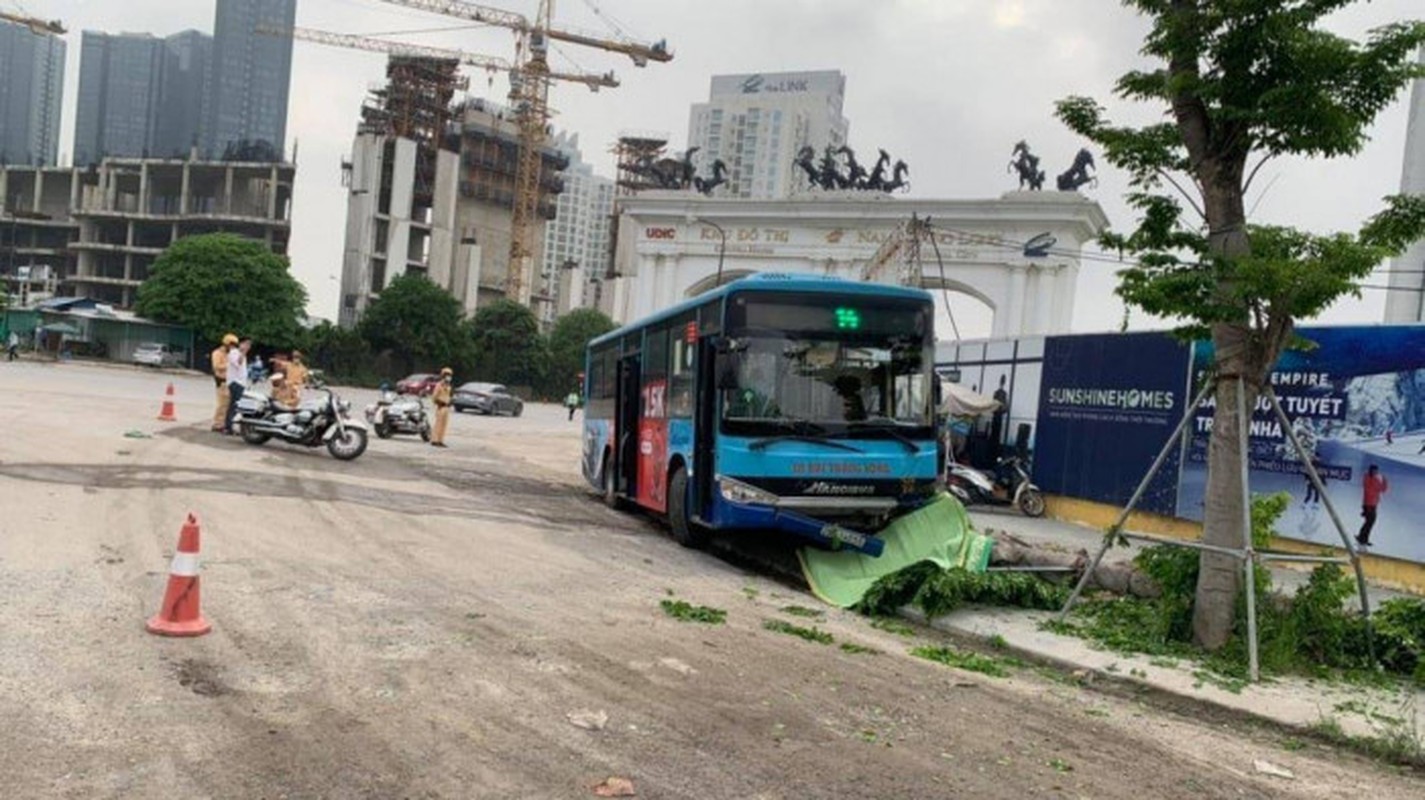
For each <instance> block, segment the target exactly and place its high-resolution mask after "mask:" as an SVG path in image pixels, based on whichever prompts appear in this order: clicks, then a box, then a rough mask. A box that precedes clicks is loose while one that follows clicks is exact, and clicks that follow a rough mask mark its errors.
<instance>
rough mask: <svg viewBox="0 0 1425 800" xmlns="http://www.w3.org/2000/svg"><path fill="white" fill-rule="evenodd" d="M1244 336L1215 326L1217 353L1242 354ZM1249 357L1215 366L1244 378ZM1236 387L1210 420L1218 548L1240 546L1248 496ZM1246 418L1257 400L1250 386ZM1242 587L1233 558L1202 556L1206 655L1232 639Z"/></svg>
mask: <svg viewBox="0 0 1425 800" xmlns="http://www.w3.org/2000/svg"><path fill="white" fill-rule="evenodd" d="M1246 333H1247V332H1246V331H1245V330H1244V329H1242V328H1239V327H1238V326H1226V325H1221V326H1217V329H1216V330H1214V331H1213V337H1212V342H1213V345H1214V348H1215V349H1216V351H1217V352H1218V353H1219V354H1221V353H1224V352H1228V353H1230V352H1232V351H1233V350H1237V351H1239V352H1241V351H1242V345H1241V340H1242V338H1244V337H1245V336H1246ZM1245 360H1246V358H1245V352H1244V353H1243V355H1242V356H1241V357H1235V358H1224V357H1222V356H1221V355H1219V356H1218V358H1217V366H1218V369H1219V371H1220V372H1221V373H1223V374H1225V375H1233V374H1237V375H1241V374H1243V372H1242V370H1243V369H1244V368H1245V366H1246V365H1245V364H1244V363H1243V362H1244V361H1245ZM1238 386H1239V384H1238V382H1237V381H1236V380H1235V379H1232V378H1228V379H1226V380H1223V381H1222V382H1221V383H1219V384H1218V385H1217V391H1216V392H1215V393H1214V396H1215V397H1216V400H1217V409H1216V412H1215V413H1214V414H1213V417H1212V435H1211V437H1210V438H1209V439H1208V445H1207V487H1206V489H1205V491H1204V493H1203V516H1202V523H1203V525H1202V541H1203V542H1205V543H1207V544H1212V545H1217V546H1219V547H1234V548H1240V547H1241V546H1242V541H1243V540H1242V504H1243V502H1245V497H1246V491H1245V487H1244V486H1243V485H1242V454H1241V449H1240V448H1241V444H1240V442H1239V439H1238V437H1239V436H1241V433H1240V431H1241V427H1240V425H1241V423H1240V422H1239V421H1238V414H1237V392H1238ZM1247 395H1248V396H1247V397H1246V398H1245V399H1244V402H1245V404H1246V407H1247V418H1248V419H1249V420H1250V419H1251V408H1252V405H1253V404H1254V403H1255V402H1256V397H1255V396H1254V393H1253V391H1252V387H1251V385H1250V384H1248V386H1247ZM1241 586H1242V562H1241V561H1240V560H1238V559H1236V558H1233V557H1232V556H1229V555H1224V554H1221V553H1213V552H1209V551H1207V550H1204V551H1202V557H1201V560H1200V562H1199V571H1198V577H1197V598H1196V603H1195V604H1194V606H1193V616H1192V633H1193V639H1194V640H1195V641H1196V642H1197V643H1198V644H1199V645H1201V646H1202V647H1204V648H1207V649H1208V650H1216V649H1217V648H1219V647H1221V646H1222V645H1223V644H1225V643H1226V642H1227V640H1228V639H1229V638H1231V636H1232V620H1233V612H1234V610H1235V606H1236V602H1237V592H1238V590H1239V589H1240V588H1241Z"/></svg>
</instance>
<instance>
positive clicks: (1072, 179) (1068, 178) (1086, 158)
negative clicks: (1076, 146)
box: [1059, 148, 1098, 192]
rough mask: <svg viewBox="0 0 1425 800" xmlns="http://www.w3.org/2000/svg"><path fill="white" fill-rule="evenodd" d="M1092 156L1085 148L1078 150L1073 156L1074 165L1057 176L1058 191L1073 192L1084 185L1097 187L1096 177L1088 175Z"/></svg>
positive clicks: (1091, 165) (1092, 164)
mask: <svg viewBox="0 0 1425 800" xmlns="http://www.w3.org/2000/svg"><path fill="white" fill-rule="evenodd" d="M1093 166H1094V163H1093V154H1092V153H1090V152H1089V151H1088V149H1087V148H1085V149H1083V150H1080V151H1079V154H1078V155H1077V156H1074V165H1073V166H1072V167H1069V169H1068V171H1067V172H1065V173H1064V174H1062V175H1060V176H1059V191H1061V192H1073V191H1077V190H1078V188H1079V187H1080V186H1083V185H1084V184H1086V183H1092V184H1093V185H1094V186H1097V185H1098V177H1097V176H1094V175H1090V174H1089V168H1090V167H1093Z"/></svg>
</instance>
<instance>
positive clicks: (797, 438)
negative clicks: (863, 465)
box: [747, 434, 866, 453]
mask: <svg viewBox="0 0 1425 800" xmlns="http://www.w3.org/2000/svg"><path fill="white" fill-rule="evenodd" d="M777 442H807V443H809V444H819V445H823V446H826V447H830V448H834V449H836V450H849V451H851V452H853V453H864V452H866V451H864V450H862V449H861V448H859V447H853V446H852V445H849V444H846V443H845V442H838V441H836V440H835V439H827V438H825V434H823V435H822V436H806V435H802V434H787V435H785V436H768V437H766V438H765V439H757V440H754V441H753V442H752V443H751V444H749V445H747V449H749V450H766V449H767V448H768V447H771V446H772V445H774V444H776V443H777Z"/></svg>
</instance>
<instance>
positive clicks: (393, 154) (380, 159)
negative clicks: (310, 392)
mask: <svg viewBox="0 0 1425 800" xmlns="http://www.w3.org/2000/svg"><path fill="white" fill-rule="evenodd" d="M457 68H458V62H456V61H455V60H453V59H439V58H427V57H412V56H392V57H391V58H390V61H389V62H388V66H387V70H386V76H387V82H386V85H385V86H383V87H381V88H379V89H375V90H373V91H372V92H371V93H370V95H369V97H368V98H367V100H366V102H365V104H364V105H363V107H362V110H361V122H360V124H359V125H358V127H357V133H356V139H355V141H354V142H353V144H352V156H351V161H350V162H348V163H345V164H343V167H342V168H343V171H344V175H343V182H344V184H345V186H346V187H347V191H348V197H347V225H346V246H345V250H344V254H343V265H342V298H341V308H340V315H339V316H340V320H341V323H342V324H343V325H346V326H351V325H354V324H355V323H356V321H357V319H359V318H360V316H361V314H362V312H363V311H364V310H365V308H366V306H367V305H368V304H369V303H370V302H371V300H372V299H374V298H375V297H376V296H378V295H379V294H380V293H381V290H382V289H384V288H385V287H386V286H387V285H388V284H389V283H390V282H391V280H393V279H394V278H396V277H397V276H399V275H402V274H405V273H407V272H417V273H420V274H423V275H426V276H427V277H429V278H430V279H431V280H432V281H434V282H435V283H437V284H439V285H441V286H444V287H445V288H447V289H449V290H450V292H451V293H452V294H453V295H455V297H456V298H457V299H459V300H460V301H461V303H462V305H463V306H464V307H465V309H466V311H467V312H473V311H474V310H475V308H477V307H478V306H479V305H480V304H482V303H487V302H490V301H491V300H494V299H497V298H499V297H503V296H504V292H505V282H506V276H507V274H508V270H509V254H510V239H511V218H512V215H513V207H514V199H515V172H516V169H517V166H518V163H519V154H520V138H519V127H518V124H517V122H516V120H515V118H514V115H513V113H512V112H511V111H509V110H508V109H506V108H504V107H502V106H499V105H497V104H494V103H490V102H488V101H485V100H480V99H473V100H468V101H465V102H460V103H457V102H456V101H455V96H456V94H457V92H459V91H461V90H463V89H464V88H465V87H466V83H465V81H464V79H463V78H461V77H460V76H459V74H458V72H457ZM543 155H544V160H543V164H542V166H543V169H542V176H543V177H542V180H541V185H540V188H541V197H540V204H539V211H540V214H539V216H540V218H541V220H548V219H552V218H553V217H554V209H555V204H554V199H553V197H554V195H557V194H558V193H559V192H561V191H563V181H562V179H561V178H560V177H559V174H558V173H559V172H560V171H562V170H563V169H565V167H567V166H568V159H567V158H566V157H564V156H563V155H561V154H560V153H558V152H557V151H555V150H554V149H552V148H549V149H547V150H546V151H545V153H544V154H543ZM540 227H541V230H540V231H539V232H538V233H539V235H538V236H537V237H536V241H538V242H542V241H543V231H542V227H543V226H542V224H541V226H540ZM539 257H540V253H538V252H536V254H535V258H536V260H538V259H539ZM542 289H544V290H543V291H542ZM534 290H535V291H534V292H533V297H532V301H533V303H534V304H535V306H536V308H535V311H536V313H537V314H538V313H539V311H540V310H541V309H540V308H539V307H538V306H539V304H540V303H545V302H548V297H549V294H550V293H549V292H548V291H547V287H541V286H539V285H536V286H535V287H534Z"/></svg>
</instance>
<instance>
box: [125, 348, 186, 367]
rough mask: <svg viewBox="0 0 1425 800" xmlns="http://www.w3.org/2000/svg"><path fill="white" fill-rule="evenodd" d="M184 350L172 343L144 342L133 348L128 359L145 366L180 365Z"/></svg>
mask: <svg viewBox="0 0 1425 800" xmlns="http://www.w3.org/2000/svg"><path fill="white" fill-rule="evenodd" d="M184 355H186V354H185V352H184V351H183V350H181V349H179V348H177V347H174V346H173V345H168V344H158V343H157V342H145V343H144V344H141V345H139V346H138V347H136V348H134V354H133V355H132V356H131V357H130V360H131V361H133V362H134V363H135V364H139V365H142V366H145V367H181V366H183V361H184V358H183V357H184Z"/></svg>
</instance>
